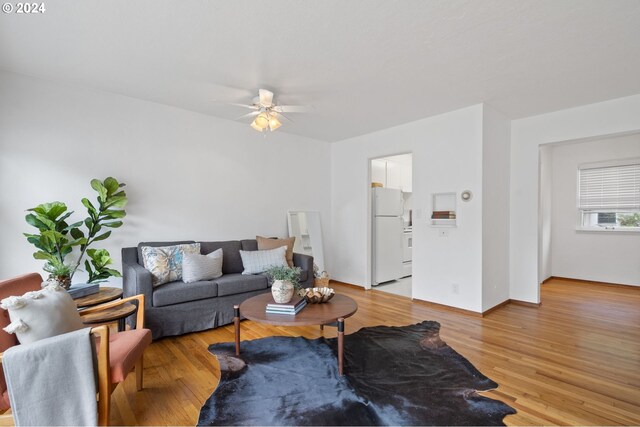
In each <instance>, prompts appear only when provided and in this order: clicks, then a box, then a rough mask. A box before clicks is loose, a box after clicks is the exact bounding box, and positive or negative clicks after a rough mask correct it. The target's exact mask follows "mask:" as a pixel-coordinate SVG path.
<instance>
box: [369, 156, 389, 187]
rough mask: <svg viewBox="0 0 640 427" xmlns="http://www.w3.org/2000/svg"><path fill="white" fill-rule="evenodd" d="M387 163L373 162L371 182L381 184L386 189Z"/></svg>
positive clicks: (382, 161) (381, 161)
mask: <svg viewBox="0 0 640 427" xmlns="http://www.w3.org/2000/svg"><path fill="white" fill-rule="evenodd" d="M386 169H387V162H385V161H384V160H372V161H371V182H379V183H381V184H382V185H384V186H385V187H386V186H387V178H386V176H387V172H386Z"/></svg>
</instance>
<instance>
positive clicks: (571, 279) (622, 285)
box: [542, 276, 640, 289]
mask: <svg viewBox="0 0 640 427" xmlns="http://www.w3.org/2000/svg"><path fill="white" fill-rule="evenodd" d="M551 279H555V280H562V281H565V282H580V283H591V284H593V285H603V286H613V287H622V288H625V289H629V288H631V289H640V286H636V285H625V284H622V283H611V282H599V281H597V280H585V279H573V278H571V277H562V276H551V277H549V278H548V279H547V280H546V281H548V280H551ZM542 283H544V282H542Z"/></svg>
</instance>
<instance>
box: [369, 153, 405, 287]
mask: <svg viewBox="0 0 640 427" xmlns="http://www.w3.org/2000/svg"><path fill="white" fill-rule="evenodd" d="M369 174H370V175H369V176H370V178H371V179H370V186H371V208H370V218H371V221H370V224H371V286H372V287H373V288H375V289H376V290H380V291H384V292H389V293H392V294H396V295H401V296H405V297H409V298H411V296H412V293H411V285H412V283H411V281H412V264H413V154H411V153H407V154H398V155H392V156H385V157H379V158H375V159H371V160H370V165H369Z"/></svg>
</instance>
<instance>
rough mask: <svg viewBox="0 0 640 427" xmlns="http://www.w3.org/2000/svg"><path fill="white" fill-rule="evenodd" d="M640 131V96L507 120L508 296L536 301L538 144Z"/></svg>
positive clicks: (537, 298)
mask: <svg viewBox="0 0 640 427" xmlns="http://www.w3.org/2000/svg"><path fill="white" fill-rule="evenodd" d="M639 130H640V95H633V96H628V97H624V98H618V99H613V100H610V101H605V102H599V103H596V104H589V105H584V106H581V107H576V108H570V109H566V110H561V111H556V112H553V113H548V114H542V115H539V116H533V117H527V118H523V119H519V120H514V121H512V123H511V194H510V197H511V200H510V206H511V209H510V252H511V260H510V298H512V299H517V300H521V301H527V302H532V303H539V302H540V294H539V284H538V270H539V269H538V225H539V207H538V197H539V193H538V190H539V182H538V181H539V178H538V169H539V146H540V145H543V144H549V143H553V142H560V141H571V140H578V139H585V138H598V137H606V136H612V135H617V134H624V133H630V132H637V131H639Z"/></svg>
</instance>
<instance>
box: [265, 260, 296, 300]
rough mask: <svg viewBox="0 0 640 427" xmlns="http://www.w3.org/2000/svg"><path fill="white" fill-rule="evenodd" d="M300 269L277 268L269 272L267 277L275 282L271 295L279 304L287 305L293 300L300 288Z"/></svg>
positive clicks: (272, 285)
mask: <svg viewBox="0 0 640 427" xmlns="http://www.w3.org/2000/svg"><path fill="white" fill-rule="evenodd" d="M301 273H302V269H301V268H300V267H288V266H277V267H271V268H270V269H268V270H267V276H269V277H270V278H271V280H273V283H272V284H271V295H272V296H273V300H274V301H275V302H277V303H278V304H286V303H288V302H289V301H291V299H292V298H293V294H294V291H295V290H296V289H299V288H300V274H301Z"/></svg>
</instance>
